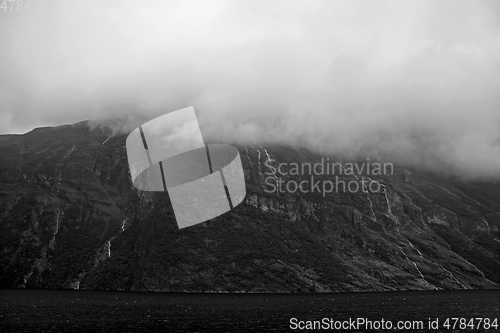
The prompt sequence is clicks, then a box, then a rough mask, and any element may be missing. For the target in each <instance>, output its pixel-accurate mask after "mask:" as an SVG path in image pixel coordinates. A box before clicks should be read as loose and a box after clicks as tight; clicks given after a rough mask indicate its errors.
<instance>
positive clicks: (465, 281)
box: [0, 122, 500, 292]
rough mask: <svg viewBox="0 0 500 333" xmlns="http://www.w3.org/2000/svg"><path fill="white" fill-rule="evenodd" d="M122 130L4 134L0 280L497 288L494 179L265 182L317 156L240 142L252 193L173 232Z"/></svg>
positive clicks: (53, 284)
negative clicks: (141, 186) (290, 186)
mask: <svg viewBox="0 0 500 333" xmlns="http://www.w3.org/2000/svg"><path fill="white" fill-rule="evenodd" d="M125 138H126V135H111V131H110V130H109V129H107V128H91V127H89V125H88V123H86V122H83V123H78V124H74V125H67V126H59V127H54V128H38V129H35V130H33V131H32V132H29V133H27V134H24V135H2V136H0V238H1V242H0V245H1V248H0V249H1V250H2V255H1V257H0V268H1V269H0V287H4V288H5V287H26V288H74V289H114V290H155V291H207V292H311V291H317V292H323V291H368V290H407V289H469V288H498V287H499V286H500V232H499V227H500V184H498V183H497V184H495V183H477V182H472V183H471V182H461V181H458V180H455V179H450V178H445V177H440V176H437V175H433V174H428V173H424V172H420V171H416V170H407V169H405V168H404V167H402V166H394V172H392V173H391V174H390V175H375V176H374V175H368V174H367V173H366V170H365V172H364V173H363V172H361V173H357V174H356V173H355V174H350V175H346V174H344V175H342V176H341V177H340V180H343V181H346V182H350V181H353V182H356V181H358V182H359V181H360V180H361V178H362V177H364V178H366V179H368V177H370V179H371V180H373V181H374V182H375V183H373V184H379V191H378V192H374V191H365V192H363V191H358V192H356V193H348V192H347V193H344V192H341V191H340V192H335V191H333V192H331V193H326V194H325V195H323V194H322V193H319V192H313V193H302V192H300V191H296V192H295V193H290V192H289V191H285V192H280V193H276V192H273V193H269V186H268V185H266V182H267V184H268V183H269V182H272V181H271V180H269V179H268V178H269V177H270V178H271V179H276V177H275V175H273V174H270V168H269V167H268V166H269V165H273V166H277V165H278V164H279V163H285V162H286V163H292V162H296V163H305V162H308V163H311V164H312V163H316V162H318V161H320V160H321V157H320V156H318V155H314V154H312V153H311V152H308V151H305V150H300V149H293V148H289V147H268V146H266V147H260V146H259V147H251V146H246V147H245V146H240V147H238V148H239V150H240V155H241V159H242V162H243V167H244V169H245V178H246V182H247V197H246V199H245V201H244V202H243V203H242V204H241V205H239V206H238V207H236V208H235V209H234V210H232V211H231V212H229V213H226V214H224V215H222V216H220V217H218V218H216V219H214V220H211V221H208V222H206V223H202V224H199V225H196V226H193V227H190V228H187V229H182V230H179V229H178V228H177V225H176V222H175V219H174V215H173V211H172V207H171V204H170V201H169V198H168V194H166V193H148V192H139V191H137V190H135V189H134V188H133V186H132V184H131V181H130V175H129V173H128V165H127V156H126V149H125ZM266 161H267V162H266ZM331 161H338V162H339V163H344V165H345V164H346V163H347V162H348V161H339V160H336V159H333V158H331ZM351 162H352V161H351ZM277 176H279V177H280V178H282V179H283V180H285V181H295V182H299V181H301V180H303V179H307V177H305V176H304V177H301V176H297V175H279V174H278V175H277ZM308 177H310V176H308ZM328 177H330V178H328ZM318 179H319V180H322V181H324V180H328V179H331V176H319V177H318ZM266 189H267V190H266Z"/></svg>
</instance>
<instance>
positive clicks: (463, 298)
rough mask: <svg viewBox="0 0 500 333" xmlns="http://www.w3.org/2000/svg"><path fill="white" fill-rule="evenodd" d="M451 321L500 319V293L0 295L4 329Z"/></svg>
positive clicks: (258, 327)
mask: <svg viewBox="0 0 500 333" xmlns="http://www.w3.org/2000/svg"><path fill="white" fill-rule="evenodd" d="M451 317H461V318H468V319H470V318H476V317H482V318H491V319H493V318H497V317H500V291H499V290H467V291H408V292H376V293H325V294H318V293H316V294H189V293H185V294H183V293H154V292H107V291H71V290H27V289H4V290H0V331H2V332H12V331H21V332H33V331H35V332H76V331H102V332H150V331H161V332H251V331H266V332H268V331H290V319H291V318H297V320H321V319H322V318H333V319H335V320H349V318H351V319H356V318H367V319H369V320H380V319H382V318H384V319H385V320H392V321H394V322H396V321H400V320H422V321H423V322H424V323H425V324H426V325H427V323H428V321H429V318H439V319H440V320H441V321H443V320H444V319H446V318H451ZM380 331H383V330H378V332H380ZM392 331H395V330H392ZM407 331H408V330H407ZM410 331H412V332H439V331H441V330H429V329H428V328H427V327H425V328H424V329H423V330H410ZM446 331H447V332H452V331H453V330H446ZM456 331H457V332H458V331H459V332H465V331H468V330H467V329H465V330H456ZM470 331H474V332H481V331H485V332H494V331H495V330H494V329H490V330H484V329H482V330H481V329H479V330H476V329H475V330H470ZM351 332H355V330H351Z"/></svg>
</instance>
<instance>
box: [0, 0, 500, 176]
mask: <svg viewBox="0 0 500 333" xmlns="http://www.w3.org/2000/svg"><path fill="white" fill-rule="evenodd" d="M37 3H38V5H37V6H34V7H33V8H32V9H31V10H23V11H8V12H4V11H0V45H2V47H1V48H0V120H1V121H0V133H24V132H27V131H29V130H31V129H32V128H34V127H39V126H53V125H59V124H65V123H74V122H78V121H83V120H87V119H90V120H93V121H95V122H98V121H99V120H103V119H109V118H120V119H126V120H128V121H129V122H130V124H126V123H125V124H124V125H120V126H119V127H122V128H121V130H122V131H123V132H124V133H126V132H127V131H128V130H129V128H134V127H135V126H136V125H137V124H138V123H140V122H141V121H145V120H149V119H152V118H154V117H156V116H159V115H162V114H164V113H166V112H170V111H173V110H177V109H180V108H183V107H186V106H190V105H193V106H194V107H195V110H196V112H197V114H198V119H199V122H200V126H201V127H202V131H203V134H204V137H205V140H206V141H209V142H239V143H241V144H250V145H251V144H254V145H255V144H289V145H292V146H295V147H304V148H307V149H309V150H312V151H315V152H317V153H320V154H332V155H336V156H345V157H350V158H354V157H356V158H366V157H367V156H371V157H372V158H380V159H387V160H391V161H393V162H394V163H403V164H405V165H408V166H412V167H415V168H421V169H423V170H432V171H434V172H438V173H444V174H448V175H455V176H458V177H462V178H465V179H489V180H491V179H493V180H498V179H499V178H500V112H499V106H500V100H499V99H500V97H499V94H498V91H500V75H498V74H499V73H500V60H499V59H500V29H499V22H500V7H499V4H498V2H497V1H487V0H480V1H473V2H472V1H438V2H436V1H377V2H373V3H372V2H366V1H308V2H307V3H306V2H301V1H273V2H269V1H251V2H250V1H214V2H210V3H206V2H200V1H169V2H160V1H157V2H150V3H148V4H147V5H146V4H142V3H139V2H137V1H107V2H99V1H59V2H54V4H55V5H54V6H52V7H50V6H48V5H47V6H46V5H44V2H42V1H38V2H37ZM118 129H119V128H118Z"/></svg>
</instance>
